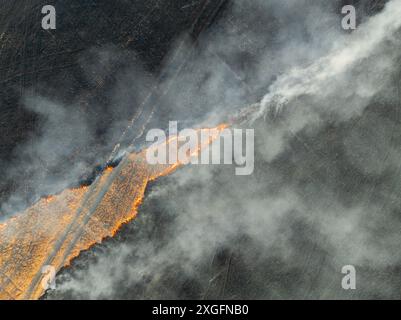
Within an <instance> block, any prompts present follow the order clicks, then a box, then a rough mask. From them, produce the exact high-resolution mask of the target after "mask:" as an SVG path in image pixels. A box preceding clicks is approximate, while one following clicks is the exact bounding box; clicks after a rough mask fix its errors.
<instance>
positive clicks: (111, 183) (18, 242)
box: [0, 124, 227, 299]
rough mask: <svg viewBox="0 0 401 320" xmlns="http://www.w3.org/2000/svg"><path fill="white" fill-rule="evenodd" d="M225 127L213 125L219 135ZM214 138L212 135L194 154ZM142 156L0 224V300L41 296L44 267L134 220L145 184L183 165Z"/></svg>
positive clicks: (67, 261)
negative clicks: (150, 160) (152, 161)
mask: <svg viewBox="0 0 401 320" xmlns="http://www.w3.org/2000/svg"><path fill="white" fill-rule="evenodd" d="M226 127H227V125H225V124H223V125H220V126H218V127H216V128H214V129H216V130H217V132H218V133H220V132H221V131H222V130H224V129H225V128H226ZM217 138H218V135H214V136H213V137H212V138H211V139H210V140H209V142H208V143H207V145H203V146H201V147H200V148H199V150H197V151H196V153H199V152H201V151H202V150H203V149H204V148H205V147H207V146H208V145H210V143H211V142H212V141H214V140H215V139H217ZM165 143H166V144H168V143H170V142H169V141H166V142H165ZM145 154H146V149H145V150H143V151H142V152H140V153H137V154H134V153H133V154H129V155H128V156H126V157H125V158H124V159H123V160H122V161H121V163H120V164H119V165H118V166H117V167H115V168H107V169H106V170H105V171H104V172H103V173H102V175H101V176H99V177H98V178H97V179H96V180H95V181H94V182H93V183H92V184H91V185H90V186H84V187H80V188H75V189H67V190H64V191H63V192H61V193H60V194H57V195H54V196H48V197H45V198H42V199H41V200H39V201H38V202H36V203H35V204H34V205H32V206H31V207H29V208H28V209H26V210H25V211H23V212H21V213H19V214H18V215H15V216H14V217H12V218H10V219H8V220H7V221H6V222H5V223H3V224H0V299H37V298H39V297H40V296H41V295H42V294H43V293H44V288H43V286H42V283H41V282H42V281H43V276H44V275H43V274H42V268H43V267H44V266H45V265H51V266H53V267H54V268H55V269H56V271H59V270H60V269H61V268H62V267H65V266H68V265H69V264H70V263H71V261H72V259H74V258H75V257H77V256H78V255H79V253H80V252H81V251H82V250H87V249H89V248H90V247H91V246H93V245H94V244H96V243H100V242H102V240H103V239H104V238H106V237H112V236H114V235H115V234H116V232H117V231H118V230H119V229H120V228H121V226H122V225H123V224H124V223H127V222H129V221H130V220H132V219H134V218H135V216H136V214H137V211H138V208H139V206H140V205H141V203H142V200H143V197H144V194H145V190H146V186H147V184H148V182H149V181H152V180H155V179H157V178H158V177H160V176H165V175H168V174H171V173H172V172H174V171H175V170H176V169H177V168H178V167H180V166H181V165H182V164H181V163H179V162H177V163H174V164H166V165H149V164H148V163H147V162H146V157H145ZM188 156H189V157H191V156H194V154H191V155H188Z"/></svg>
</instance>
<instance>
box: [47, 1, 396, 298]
mask: <svg viewBox="0 0 401 320" xmlns="http://www.w3.org/2000/svg"><path fill="white" fill-rule="evenodd" d="M333 3H334V4H333ZM356 4H357V3H356ZM371 4H372V5H371V6H370V8H375V10H373V11H369V10H367V11H368V12H367V13H368V15H365V16H360V17H359V19H360V20H359V21H360V23H361V24H360V28H361V30H362V31H361V32H362V33H363V35H362V36H361V37H358V36H357V33H352V34H348V33H345V32H344V31H342V30H341V29H339V26H340V21H341V16H339V15H338V14H336V12H337V11H336V10H334V8H338V7H340V3H339V2H338V3H335V2H330V4H328V3H327V4H324V3H321V2H319V1H286V2H280V1H271V2H264V1H255V2H252V3H249V2H245V1H237V2H235V4H234V5H233V6H232V7H230V9H229V11H228V12H227V13H226V15H225V16H224V17H223V19H222V20H221V23H220V24H218V25H217V26H216V28H215V29H212V31H210V33H209V34H208V35H207V36H205V38H204V39H203V45H202V44H201V49H202V50H200V53H199V54H198V55H197V56H196V59H194V62H193V64H191V65H190V66H188V67H187V68H184V70H183V72H182V73H181V74H180V76H179V77H178V79H177V80H176V81H175V82H174V84H173V87H172V88H171V91H169V92H170V94H167V96H166V99H165V102H168V103H166V104H165V105H164V106H165V108H164V109H162V110H163V112H164V113H166V114H172V115H175V114H178V115H181V116H182V117H184V114H191V115H192V116H194V117H196V119H197V120H198V121H199V122H202V121H206V120H209V121H210V120H213V121H219V120H220V118H219V116H221V114H225V113H226V112H227V111H228V110H233V109H235V107H237V106H241V105H244V104H246V103H249V102H254V101H251V100H252V99H253V98H254V97H258V98H259V99H260V100H261V101H262V103H261V112H260V113H259V115H260V117H256V118H255V119H253V120H254V121H253V122H252V126H254V128H255V140H256V144H255V170H254V174H253V175H252V176H249V177H238V176H235V175H234V174H233V168H231V167H230V166H205V167H203V168H200V167H190V166H189V167H185V168H182V169H181V170H180V171H178V172H176V173H175V174H174V175H172V176H169V177H165V178H163V179H161V180H159V181H158V182H157V183H154V184H153V185H152V186H151V188H150V189H149V190H148V192H147V197H146V198H145V201H144V203H143V205H142V206H141V208H140V210H139V215H138V217H137V219H136V220H134V221H133V222H131V223H130V224H128V225H126V226H125V227H124V228H123V230H121V232H120V233H119V234H118V235H117V236H116V237H115V238H113V239H109V240H107V241H105V242H104V243H103V244H102V245H98V246H96V247H95V248H93V249H92V250H90V251H87V252H85V253H83V254H82V255H81V257H80V258H78V259H77V260H75V261H74V262H73V264H72V267H71V268H68V269H65V270H64V271H63V272H61V273H60V275H59V276H58V278H57V285H58V288H57V289H56V290H54V291H51V292H49V293H48V294H47V295H46V297H47V298H64V297H68V298H399V297H400V289H401V288H400V282H399V280H398V271H399V263H400V258H401V256H400V254H399V250H398V246H399V243H400V240H401V239H400V236H399V232H398V230H399V228H400V216H399V215H400V213H399V208H400V200H399V193H400V182H399V181H400V170H399V163H398V159H399V153H400V151H399V150H400V149H399V145H400V143H399V142H400V139H401V131H400V129H399V121H400V115H399V107H400V93H399V85H400V80H399V79H400V70H399V63H398V62H399V60H400V59H399V48H400V42H399V25H398V23H399V22H398V21H397V19H396V17H394V16H392V13H394V12H396V11H397V10H398V9H397V8H399V5H400V3H399V1H398V0H392V1H389V3H388V4H387V5H390V6H392V7H387V9H386V7H385V8H384V9H383V6H381V5H373V2H372V3H371ZM382 4H384V2H383V3H382ZM397 5H398V6H397ZM363 7H364V8H365V9H366V8H369V6H368V5H367V4H366V2H365V3H364V5H363ZM359 12H360V11H359ZM245 13H247V14H245ZM248 19H249V20H248ZM372 19H373V20H372ZM374 19H376V22H381V24H380V23H377V24H374V25H372V23H370V24H369V22H372V21H375V20H374ZM387 23H389V24H387ZM336 26H338V28H337V27H336ZM213 30H214V31H213ZM268 31H271V32H268ZM369 33H372V34H371V35H372V36H375V38H374V42H373V43H372V37H369V36H368V37H366V35H369ZM223 39H224V41H223ZM348 41H351V42H350V43H348ZM353 41H356V42H358V41H360V42H359V43H358V45H357V47H358V48H364V49H365V51H363V50H362V51H360V50H359V49H356V50H354V51H353V50H351V51H350V52H349V51H347V52H348V53H349V54H350V56H347V59H348V58H350V60H347V63H346V68H342V67H343V66H344V65H343V64H342V63H340V64H331V65H330V63H326V64H319V63H317V62H316V61H318V62H319V61H326V62H328V60H330V57H332V55H333V54H334V52H338V50H341V48H344V46H350V47H351V48H353V46H354V45H355V44H354V43H353ZM329 62H330V61H329ZM339 66H341V68H340V69H341V70H339V69H338V67H339ZM195 71H196V72H195ZM321 72H323V73H321ZM294 74H295V76H294ZM191 75H192V77H191ZM178 88H179V90H178ZM293 88H295V89H299V91H297V92H295V93H294V94H292V93H293V91H291V94H290V95H289V94H288V91H285V89H293ZM266 95H267V97H268V99H262V98H263V97H266ZM250 97H251V98H250ZM273 97H276V98H275V99H273ZM282 97H284V98H285V99H283V100H280V99H281V98H282ZM277 98H278V100H277ZM277 101H278V102H279V103H277ZM166 105H167V106H166ZM186 106H188V109H189V110H190V111H188V112H189V113H185V111H184V110H186ZM190 107H193V108H190ZM277 107H280V108H277ZM155 117H156V119H157V118H158V115H157V114H156V115H155ZM160 118H162V116H160ZM175 119H180V118H179V117H177V118H175ZM247 125H250V122H248V123H247ZM348 264H352V265H354V266H355V267H356V270H357V289H356V290H348V291H345V290H343V289H342V288H341V278H342V276H343V275H342V274H341V268H342V266H344V265H348Z"/></svg>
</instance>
